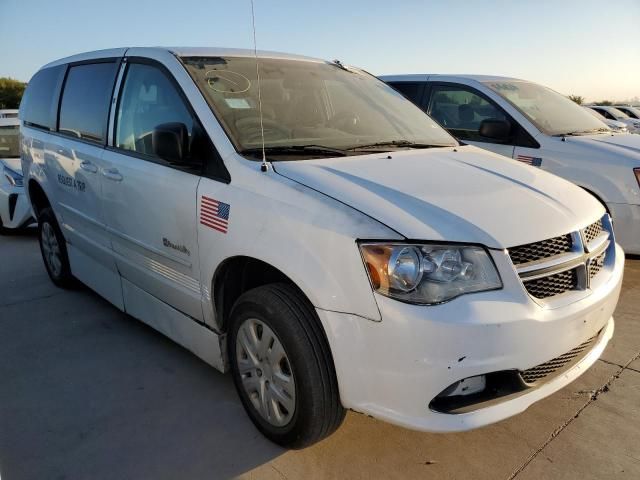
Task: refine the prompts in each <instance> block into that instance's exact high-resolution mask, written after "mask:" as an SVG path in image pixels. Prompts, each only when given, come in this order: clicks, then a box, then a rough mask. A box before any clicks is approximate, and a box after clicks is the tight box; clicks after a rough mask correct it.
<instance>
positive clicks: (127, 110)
mask: <svg viewBox="0 0 640 480" xmlns="http://www.w3.org/2000/svg"><path fill="white" fill-rule="evenodd" d="M169 123H172V124H176V123H182V124H184V125H185V126H186V128H187V131H188V133H189V138H190V139H191V140H192V139H193V136H194V130H196V129H197V128H196V125H197V121H196V120H195V117H194V116H193V115H192V113H191V110H190V109H189V108H188V107H187V104H186V103H185V101H184V100H183V97H182V96H181V95H180V92H179V90H178V87H177V86H176V85H175V83H173V82H172V81H171V77H170V74H169V73H168V72H166V71H165V70H164V69H162V68H161V67H160V66H158V65H155V64H149V63H136V61H129V62H128V63H127V66H126V70H125V72H124V77H123V80H122V86H121V88H120V93H119V99H118V105H117V110H116V112H115V125H114V132H115V135H114V146H113V147H114V148H112V149H109V150H108V151H107V152H105V156H104V159H105V163H106V165H105V168H104V170H103V171H102V175H101V178H102V190H103V197H104V202H105V203H104V204H105V216H106V223H107V230H108V231H109V233H110V236H111V243H112V246H113V250H114V253H115V258H116V263H117V265H118V269H119V271H120V274H121V276H122V278H123V279H124V280H126V281H129V282H131V283H132V284H134V285H135V286H137V287H138V288H140V289H142V290H144V291H145V292H147V293H149V294H151V295H153V296H154V297H156V298H157V299H159V300H161V301H163V302H165V303H167V304H169V305H171V306H173V307H174V308H176V309H177V310H179V311H181V312H182V313H185V314H187V315H189V316H191V317H193V318H195V319H197V320H202V318H203V315H202V307H201V303H200V271H199V263H198V243H197V228H196V225H197V223H196V219H197V215H196V212H197V210H196V201H197V195H196V193H197V188H198V183H199V182H200V174H199V172H198V171H196V170H188V169H183V168H180V167H176V166H172V165H171V164H170V163H169V162H167V161H165V160H163V159H162V158H159V156H158V155H156V154H155V153H154V152H155V150H154V148H153V142H152V138H153V131H154V128H156V127H157V126H159V125H161V124H169Z"/></svg>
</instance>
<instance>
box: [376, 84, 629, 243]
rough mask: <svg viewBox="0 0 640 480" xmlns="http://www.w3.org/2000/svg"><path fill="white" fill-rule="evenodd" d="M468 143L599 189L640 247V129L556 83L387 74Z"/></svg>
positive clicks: (622, 236)
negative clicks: (614, 120) (604, 114)
mask: <svg viewBox="0 0 640 480" xmlns="http://www.w3.org/2000/svg"><path fill="white" fill-rule="evenodd" d="M381 78H382V79H383V80H384V81H385V82H387V83H388V84H390V85H392V86H393V87H394V88H396V89H397V90H399V91H400V92H402V93H403V94H404V95H405V96H406V97H407V98H409V99H410V100H412V101H413V102H414V103H416V104H417V105H419V106H420V107H421V108H422V109H423V110H424V111H425V112H427V113H428V114H429V115H431V117H432V118H433V119H434V120H436V121H437V122H438V123H439V124H440V125H442V126H443V127H445V128H446V129H447V130H448V131H449V132H450V133H452V134H453V135H454V136H456V137H457V138H458V139H460V140H461V141H462V142H464V143H467V144H471V145H476V146H478V147H481V148H484V149H487V150H491V151H493V152H496V153H499V154H501V155H504V156H506V157H509V158H513V159H516V160H520V161H521V162H524V163H526V164H529V165H532V166H534V167H539V168H541V169H542V170H547V171H549V172H551V173H555V174H556V175H559V176H561V177H563V178H566V179H567V180H569V181H571V182H573V183H575V184H576V185H579V186H581V187H582V188H584V189H585V190H587V191H589V192H590V193H592V194H593V195H595V196H596V197H597V198H598V199H599V200H600V202H601V203H602V204H603V205H604V206H605V207H606V209H607V211H608V212H609V213H610V214H611V216H612V217H613V221H614V225H615V229H616V235H617V240H618V242H619V243H620V245H622V247H623V248H624V249H625V251H626V252H627V253H633V254H640V135H632V134H617V133H613V132H611V131H610V130H609V129H607V128H606V127H605V125H603V123H602V122H601V121H599V120H598V119H596V118H593V116H592V115H590V114H589V113H587V112H585V111H584V109H583V108H581V107H580V106H579V105H577V104H576V103H574V102H572V101H571V100H569V99H568V98H566V97H564V96H563V95H560V94H559V93H557V92H554V91H553V90H551V89H549V88H546V87H543V86H542V85H537V84H535V83H531V82H527V81H524V80H518V79H515V78H506V77H494V76H484V75H429V74H424V75H423V74H417V75H393V76H383V77H381Z"/></svg>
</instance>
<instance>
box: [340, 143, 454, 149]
mask: <svg viewBox="0 0 640 480" xmlns="http://www.w3.org/2000/svg"><path fill="white" fill-rule="evenodd" d="M378 147H400V148H402V147H406V148H438V147H453V145H437V144H430V143H417V142H410V141H409V140H389V141H386V142H376V143H368V144H364V145H354V146H353V147H349V148H345V150H347V151H353V150H365V149H369V148H378Z"/></svg>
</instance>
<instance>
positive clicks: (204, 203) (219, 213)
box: [200, 195, 231, 233]
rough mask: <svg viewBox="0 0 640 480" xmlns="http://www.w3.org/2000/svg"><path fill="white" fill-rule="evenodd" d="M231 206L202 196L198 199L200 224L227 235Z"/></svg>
mask: <svg viewBox="0 0 640 480" xmlns="http://www.w3.org/2000/svg"><path fill="white" fill-rule="evenodd" d="M230 213H231V205H229V204H228V203H224V202H220V201H218V200H215V199H213V198H209V197H206V196H204V195H202V198H201V199H200V223H201V224H202V225H204V226H205V227H209V228H213V229H214V230H217V231H219V232H222V233H227V229H228V228H229V214H230Z"/></svg>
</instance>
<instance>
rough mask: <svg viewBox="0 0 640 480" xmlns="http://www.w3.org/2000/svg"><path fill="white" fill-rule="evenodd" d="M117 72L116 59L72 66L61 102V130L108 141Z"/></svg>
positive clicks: (90, 139)
mask: <svg viewBox="0 0 640 480" xmlns="http://www.w3.org/2000/svg"><path fill="white" fill-rule="evenodd" d="M115 76H116V63H115V62H105V63H92V64H83V65H76V66H73V67H70V68H69V71H68V73H67V79H66V80H65V83H64V91H63V93H62V101H61V102H60V124H59V126H58V130H59V132H60V133H64V134H65V135H70V136H72V137H75V138H81V139H83V140H89V141H92V142H97V143H103V142H104V140H105V138H106V130H107V117H108V115H109V103H110V101H111V94H112V92H113V82H114V79H115Z"/></svg>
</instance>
